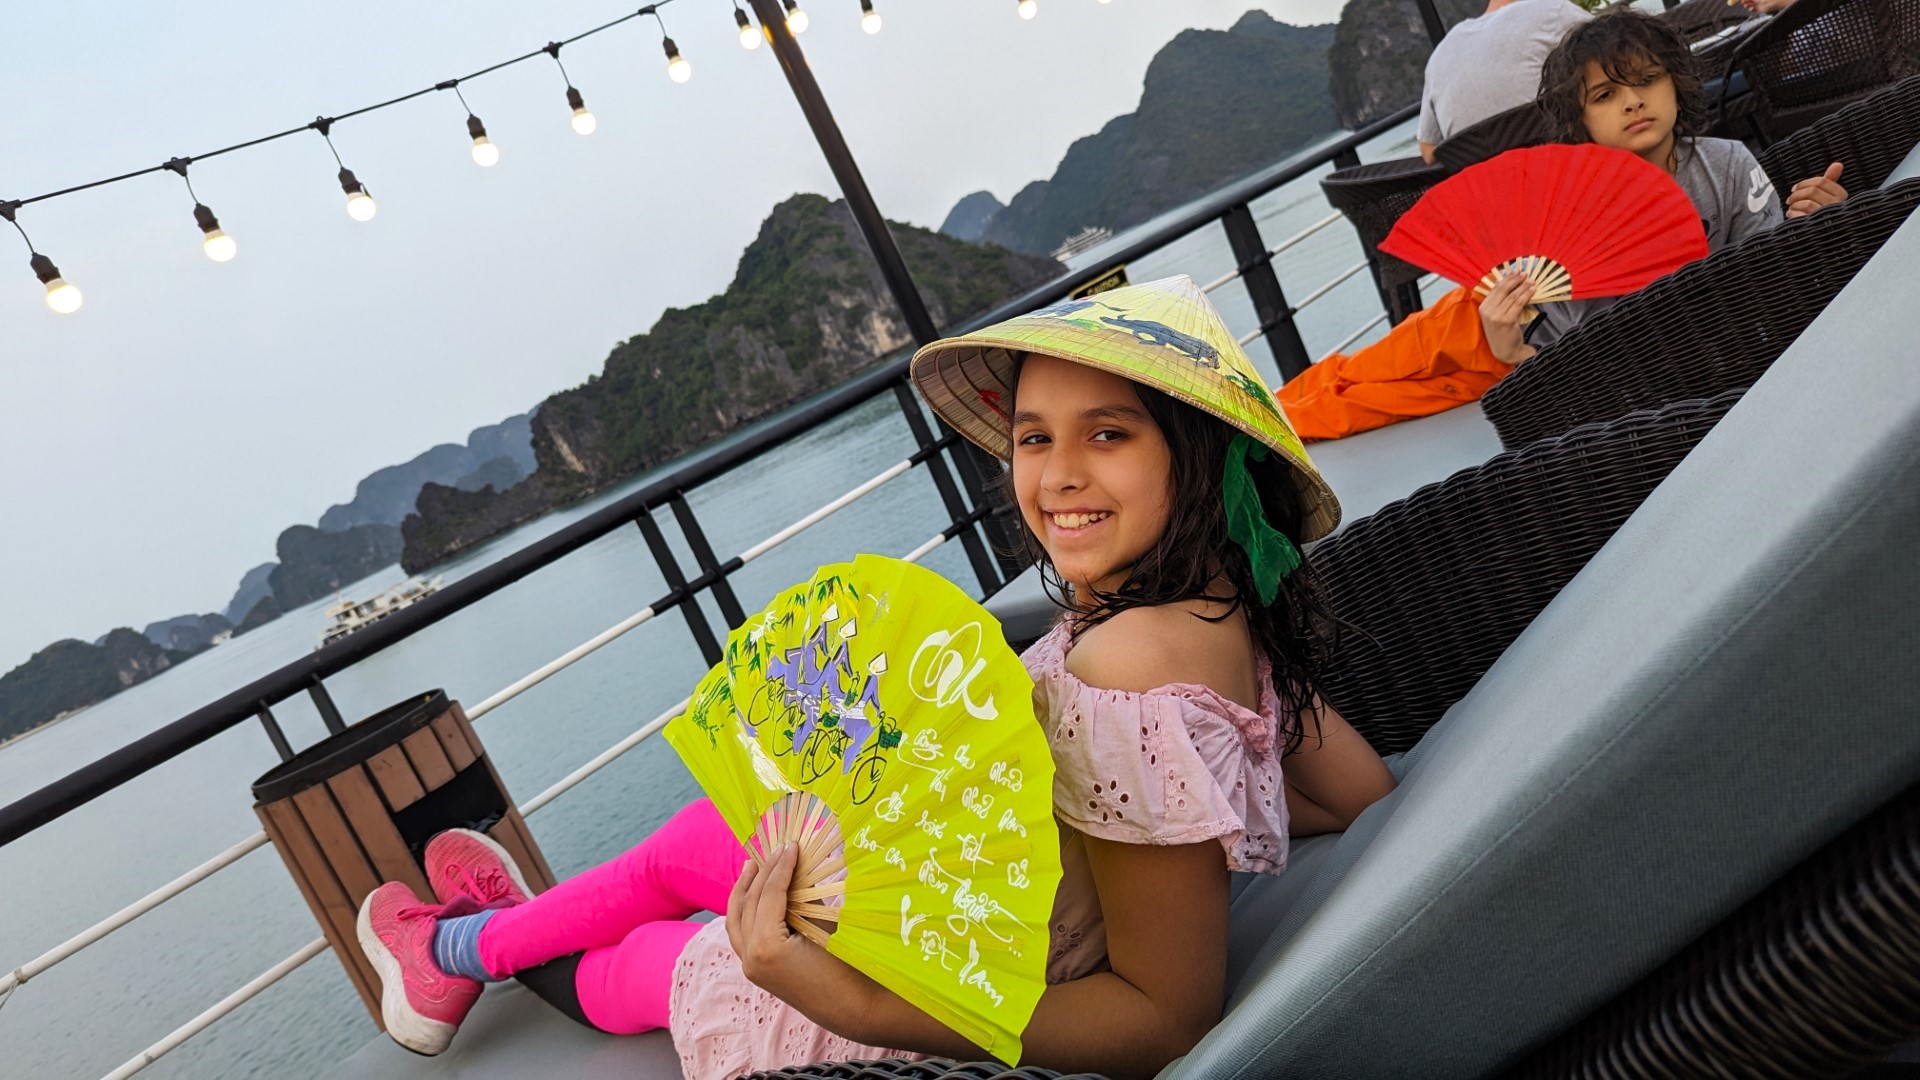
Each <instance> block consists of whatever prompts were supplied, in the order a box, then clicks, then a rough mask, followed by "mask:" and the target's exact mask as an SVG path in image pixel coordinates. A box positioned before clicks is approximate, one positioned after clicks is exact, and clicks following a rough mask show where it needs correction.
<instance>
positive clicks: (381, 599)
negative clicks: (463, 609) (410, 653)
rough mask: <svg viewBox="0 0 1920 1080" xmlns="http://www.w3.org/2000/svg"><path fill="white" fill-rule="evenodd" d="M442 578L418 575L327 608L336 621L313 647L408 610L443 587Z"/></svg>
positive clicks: (316, 650)
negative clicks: (419, 576) (430, 579)
mask: <svg viewBox="0 0 1920 1080" xmlns="http://www.w3.org/2000/svg"><path fill="white" fill-rule="evenodd" d="M440 581H441V579H440V578H439V577H435V578H434V579H433V580H432V581H423V580H421V579H420V578H418V577H414V578H409V579H407V580H406V581H403V582H401V583H400V584H398V585H395V586H392V587H391V588H387V589H382V590H381V591H380V592H379V593H377V594H375V595H373V596H370V597H368V598H366V599H365V600H340V601H338V602H337V603H335V604H334V605H333V606H332V607H330V608H328V609H327V618H329V619H331V620H333V625H331V626H329V627H327V632H326V634H325V636H323V637H322V638H321V639H320V644H318V645H315V646H314V647H313V648H314V651H315V652H318V651H320V650H321V649H324V648H326V647H327V646H329V645H331V644H333V643H334V642H336V641H339V640H341V639H342V638H344V637H346V636H347V635H349V634H352V633H355V632H357V631H360V630H364V629H366V628H367V627H369V626H372V625H373V624H374V623H377V622H379V621H380V620H381V619H384V618H386V617H387V616H389V615H393V614H395V613H397V612H401V611H404V610H406V609H407V608H409V607H411V606H413V605H414V604H417V603H419V602H420V601H422V600H425V599H426V598H427V597H429V596H432V595H433V594H434V593H436V592H439V591H440Z"/></svg>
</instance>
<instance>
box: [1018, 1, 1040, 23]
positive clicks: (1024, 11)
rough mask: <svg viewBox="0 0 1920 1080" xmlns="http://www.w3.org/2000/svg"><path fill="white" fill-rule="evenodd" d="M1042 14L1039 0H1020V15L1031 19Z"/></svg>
mask: <svg viewBox="0 0 1920 1080" xmlns="http://www.w3.org/2000/svg"><path fill="white" fill-rule="evenodd" d="M1038 14H1040V4H1039V0H1020V17H1021V18H1023V19H1031V18H1033V17H1034V16H1035V15H1038Z"/></svg>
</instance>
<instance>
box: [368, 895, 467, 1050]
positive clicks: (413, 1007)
mask: <svg viewBox="0 0 1920 1080" xmlns="http://www.w3.org/2000/svg"><path fill="white" fill-rule="evenodd" d="M441 910H442V909H441V905H439V904H423V903H421V902H420V898H419V897H417V896H415V895H413V890H412V889H409V888H407V887H406V886H405V885H404V884H401V883H400V882H398V881H389V882H387V883H386V884H385V885H382V886H380V887H379V888H377V889H375V890H373V891H372V892H370V893H368V894H367V899H366V901H365V902H364V903H362V904H361V905H360V918H359V920H358V927H359V938H360V949H361V951H362V952H365V953H366V954H367V959H368V960H369V961H371V962H372V964H373V969H374V970H375V971H377V972H379V973H380V1019H381V1021H382V1022H383V1023H385V1024H386V1026H387V1034H389V1035H391V1036H393V1041H394V1042H397V1043H399V1044H400V1045H401V1046H404V1047H406V1048H407V1049H409V1050H411V1051H413V1052H414V1053H416V1054H427V1055H433V1054H438V1053H439V1052H441V1051H442V1050H445V1049H446V1048H447V1044H448V1043H450V1042H452V1041H453V1033H454V1032H455V1031H457V1030H459V1028H460V1021H462V1020H465V1019H466V1018H467V1010H469V1009H471V1008H473V1003H474V1002H475V1001H477V1000H478V999H479V997H480V984H479V983H478V982H475V981H474V980H472V979H468V978H463V977H461V976H459V975H449V974H447V973H446V972H444V971H442V970H440V966H439V965H438V964H436V963H434V962H433V926H434V923H435V922H436V921H438V918H439V916H440V912H441Z"/></svg>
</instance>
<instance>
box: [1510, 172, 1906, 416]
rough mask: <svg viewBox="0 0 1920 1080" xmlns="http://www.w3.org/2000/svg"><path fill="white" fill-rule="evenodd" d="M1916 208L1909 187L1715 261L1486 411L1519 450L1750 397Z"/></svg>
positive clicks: (1866, 198) (1613, 312) (1644, 300)
mask: <svg viewBox="0 0 1920 1080" xmlns="http://www.w3.org/2000/svg"><path fill="white" fill-rule="evenodd" d="M1917 204H1920V180H1906V181H1902V182H1901V183H1898V184H1895V185H1894V186H1892V187H1890V188H1888V189H1887V190H1885V191H1866V192H1861V193H1859V194H1856V195H1854V196H1853V197H1852V198H1850V199H1848V200H1847V201H1846V202H1844V203H1842V204H1840V205H1838V206H1831V207H1828V208H1826V209H1824V210H1822V211H1820V212H1819V213H1817V214H1812V215H1809V216H1807V217H1804V218H1796V219H1794V220H1792V221H1788V222H1786V223H1784V224H1782V225H1781V226H1780V227H1779V228H1777V229H1773V230H1771V231H1769V232H1767V233H1764V234H1762V235H1759V236H1753V237H1749V238H1747V239H1746V240H1745V241H1742V242H1741V243H1739V244H1736V245H1734V246H1733V247H1729V248H1723V249H1721V250H1720V251H1717V252H1714V253H1713V254H1712V255H1710V256H1708V257H1707V258H1705V259H1702V260H1700V261H1699V262H1696V263H1694V264H1692V265H1690V266H1687V267H1684V268H1682V269H1680V270H1677V271H1675V272H1674V273H1672V274H1669V275H1667V276H1666V277H1664V278H1661V279H1660V280H1659V281H1656V282H1654V283H1653V284H1652V285H1649V286H1647V287H1646V288H1645V289H1642V290H1641V291H1639V292H1638V293H1635V294H1634V295H1632V296H1629V297H1627V298H1625V299H1623V300H1621V301H1620V303H1618V304H1616V305H1614V306H1613V307H1611V308H1608V309H1607V310H1606V311H1603V312H1600V313H1599V314H1597V315H1595V316H1593V317H1592V318H1590V319H1587V320H1585V321H1584V322H1582V323H1581V324H1580V327H1579V329H1577V330H1576V331H1575V332H1573V333H1571V334H1569V335H1567V336H1566V337H1565V338H1562V339H1561V340H1559V341H1557V342H1555V343H1553V344H1552V345H1549V346H1547V347H1546V348H1543V349H1541V350H1540V352H1539V354H1538V355H1536V356H1535V357H1534V358H1533V359H1531V360H1528V361H1527V362H1525V363H1523V364H1521V365H1520V366H1519V367H1517V368H1515V369H1514V371H1513V373H1512V374H1511V375H1508V376H1507V377H1506V378H1504V379H1502V380H1501V381H1500V382H1499V383H1498V384H1497V385H1495V386H1494V388H1493V389H1491V390H1489V391H1487V393H1486V395H1485V396H1484V397H1482V398H1481V399H1480V406H1481V408H1482V409H1483V410H1485V412H1486V415H1487V419H1488V420H1490V421H1492V423H1493V426H1494V429H1495V430H1496V431H1498V432H1499V433H1500V441H1501V443H1502V444H1503V445H1505V446H1506V447H1508V448H1509V449H1512V448H1515V447H1520V446H1525V445H1527V444H1528V443H1531V442H1534V441H1536V440H1538V439H1543V438H1546V437H1548V436H1551V435H1557V434H1559V433H1561V432H1563V431H1567V430H1569V429H1570V428H1573V427H1575V426H1577V425H1580V424H1586V423H1592V422H1594V421H1600V420H1610V419H1612V418H1614V417H1616V416H1622V415H1625V414H1626V413H1629V412H1632V411H1634V410H1636V409H1647V408H1653V407H1656V406H1659V405H1661V404H1663V403H1665V402H1669V401H1680V400H1685V399H1688V398H1704V397H1711V396H1713V395H1715V394H1718V393H1721V392H1722V391H1726V390H1732V389H1736V388H1738V387H1742V386H1750V385H1752V383H1753V382H1754V380H1755V379H1758V378H1759V377H1760V376H1761V374H1762V373H1764V372H1765V371H1766V370H1767V366H1768V365H1769V364H1771V363H1773V361H1774V359H1775V358H1776V357H1778V356H1779V355H1780V353H1781V351H1782V350H1783V349H1785V348H1786V347H1787V346H1788V344H1790V343H1791V342H1792V341H1793V340H1794V339H1795V338H1797V337H1799V336H1800V332H1801V331H1802V330H1804V329H1806V327H1807V325H1808V324H1809V323H1811V322H1812V321H1813V320H1814V318H1815V317H1816V316H1818V315H1819V314H1820V313H1821V311H1822V310H1824V309H1825V308H1826V306H1827V304H1828V302H1829V301H1830V300H1832V299H1833V297H1834V295H1835V294H1836V293H1838V292H1839V291H1840V290H1841V289H1842V288H1843V287H1844V286H1845V285H1846V284H1847V282H1849V281H1850V280H1852V279H1853V277H1854V274H1855V272H1856V271H1857V270H1859V269H1860V267H1861V266H1862V265H1863V264H1864V263H1866V262H1867V260H1868V259H1870V258H1871V257H1872V256H1873V254H1874V252H1876V251H1877V250H1879V248H1880V246H1881V244H1882V243H1884V242H1885V241H1886V239H1887V237H1889V236H1891V235H1893V232H1894V230H1896V229H1898V228H1899V227H1900V226H1901V224H1902V223H1903V222H1905V221H1906V220H1907V218H1908V216H1909V215H1910V214H1911V213H1912V212H1913V209H1914V207H1915V206H1916V205H1917ZM1789 286H1791V287H1789Z"/></svg>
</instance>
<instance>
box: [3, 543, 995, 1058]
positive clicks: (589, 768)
mask: <svg viewBox="0 0 1920 1080" xmlns="http://www.w3.org/2000/svg"><path fill="white" fill-rule="evenodd" d="M977 513H978V511H976V514H977ZM960 525H961V523H959V522H956V523H955V524H954V525H953V526H949V527H948V528H947V529H945V530H942V531H941V532H939V533H937V534H935V535H934V537H933V538H932V539H930V540H928V541H927V542H926V543H923V544H921V545H920V546H919V547H917V548H915V549H913V551H912V552H911V553H909V554H907V555H906V556H904V557H903V558H902V560H901V561H902V562H918V561H920V559H921V558H923V557H925V555H926V554H927V552H930V551H932V550H933V549H934V548H937V547H939V546H940V545H941V544H943V543H945V542H946V541H947V540H949V539H951V538H952V534H953V533H954V532H955V531H956V530H957V529H958V528H959V526H960ZM496 696H498V695H496ZM692 703H693V699H692V698H691V697H684V698H681V699H680V700H679V701H678V702H675V703H674V704H673V705H671V706H669V707H668V708H667V711H665V712H663V713H661V714H660V715H659V716H656V717H654V718H653V719H652V720H649V721H647V722H646V723H645V724H643V725H641V726H640V728H639V729H638V730H636V731H634V732H633V733H632V734H631V735H628V736H626V737H625V738H623V739H621V740H620V741H619V742H617V743H614V744H613V745H612V746H610V747H608V748H607V749H605V750H602V751H601V752H600V753H598V754H596V755H594V757H593V758H591V759H589V760H588V761H587V763H586V764H584V765H582V766H580V767H579V768H577V769H575V770H573V771H572V772H570V773H568V774H567V775H566V776H563V777H561V778H560V779H559V780H558V781H556V782H554V784H553V785H552V786H550V787H548V788H547V789H546V790H545V791H542V792H541V793H540V794H538V795H535V796H534V797H533V798H531V799H528V800H527V801H526V802H524V803H521V804H520V814H521V816H522V817H531V816H533V814H534V813H536V812H537V811H539V810H540V809H541V808H542V807H545V806H546V805H547V804H548V803H551V802H553V801H554V800H555V799H558V798H559V797H560V796H562V795H565V794H566V793H567V792H569V791H572V790H573V789H574V788H575V787H578V786H579V785H580V784H581V783H582V782H584V781H585V780H586V779H587V778H588V777H590V776H592V775H593V774H595V773H597V772H599V771H600V770H601V769H604V768H606V767H607V766H608V765H611V764H613V763H614V761H616V760H618V759H619V758H620V757H621V756H622V755H624V754H625V753H626V752H627V751H629V750H632V749H633V748H634V747H636V746H639V745H640V744H641V743H643V742H645V741H646V740H648V739H649V738H652V737H653V736H654V735H657V734H659V733H660V731H661V729H663V728H665V727H666V726H667V724H669V723H671V722H672V720H673V718H674V717H676V716H679V715H680V714H682V713H684V712H686V711H687V706H688V705H690V704H692ZM478 715H479V714H478V712H477V711H476V713H475V714H474V717H471V718H477V717H478ZM257 835H258V836H259V837H260V838H261V839H262V840H264V839H265V837H266V834H265V833H260V834H257ZM239 846H240V845H236V847H239ZM258 846H259V845H258V844H255V845H254V847H258ZM247 850H248V851H251V850H253V848H248V849H247ZM240 854H242V855H244V854H246V852H244V851H243V852H240ZM216 869H217V868H216ZM210 872H211V871H210ZM210 872H209V873H210ZM203 876H204V875H203ZM183 891H184V890H183ZM102 936H105V935H104V934H103V935H102ZM89 944H90V943H89ZM84 947H85V946H84V945H83V946H81V948H84ZM326 948H327V939H326V938H325V937H320V938H316V939H314V940H313V941H309V942H307V943H306V944H305V945H303V946H301V947H300V948H299V949H298V950H296V951H295V952H294V953H293V955H291V956H289V957H287V958H286V959H285V960H282V961H280V962H279V963H277V964H275V965H273V966H272V967H270V968H268V969H267V970H265V971H263V972H261V973H260V974H259V975H256V976H254V977H253V978H252V979H251V980H249V981H248V982H246V983H245V984H244V985H242V986H241V987H240V988H239V989H237V990H235V991H234V992H232V993H230V994H228V995H227V996H226V997H224V998H221V999H220V1000H219V1001H217V1002H215V1003H214V1004H213V1005H211V1006H209V1007H208V1008H207V1009H206V1010H204V1011H203V1012H201V1013H200V1014H199V1015H198V1016H195V1017H194V1018H193V1019H191V1020H189V1021H187V1022H186V1023H185V1024H182V1025H181V1026H179V1027H178V1028H175V1029H174V1030H173V1031H171V1032H169V1033H167V1035H166V1036H165V1037H163V1038H161V1039H160V1040H159V1041H158V1042H156V1043H154V1044H153V1045H152V1046H149V1047H147V1048H146V1049H145V1050H142V1051H141V1052H140V1053H138V1054H136V1055H134V1056H133V1057H131V1058H129V1059H127V1060H126V1061H125V1062H124V1063H122V1064H121V1065H120V1067H119V1068H116V1069H114V1070H113V1071H112V1072H110V1073H108V1074H107V1075H106V1076H105V1077H104V1078H103V1080H126V1078H127V1077H130V1076H133V1075H134V1074H135V1073H138V1072H141V1071H143V1070H145V1069H146V1068H147V1066H149V1065H152V1064H153V1063H154V1062H156V1061H159V1060H160V1059H161V1058H162V1057H164V1056H166V1055H167V1054H168V1053H171V1052H172V1051H174V1050H176V1049H178V1048H179V1047H181V1046H182V1045H184V1044H185V1043H186V1042H187V1040H189V1039H191V1038H193V1037H194V1036H196V1035H198V1034H200V1033H201V1032H202V1031H205V1030H206V1029H207V1028H209V1027H211V1026H213V1024H214V1023H215V1022H216V1021H218V1020H220V1019H222V1018H223V1017H225V1016H227V1015H228V1014H229V1013H231V1012H233V1011H234V1010H235V1009H238V1008H239V1007H240V1006H242V1005H244V1004H246V1003H247V1002H249V1001H251V1000H253V999H254V998H256V997H258V996H260V994H262V993H264V992H265V991H266V989H267V988H268V987H270V986H272V985H273V984H275V983H277V982H279V981H280V980H281V979H283V978H285V977H287V976H288V975H290V974H292V973H293V972H294V971H295V970H296V969H298V968H299V967H300V966H301V965H303V964H305V963H306V962H307V961H309V960H311V959H313V958H314V957H316V956H318V955H320V954H321V953H323V952H325V951H326ZM74 951H76V952H77V951H79V950H78V949H75V950H74ZM5 992H6V991H5V990H0V994H4V993H5Z"/></svg>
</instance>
